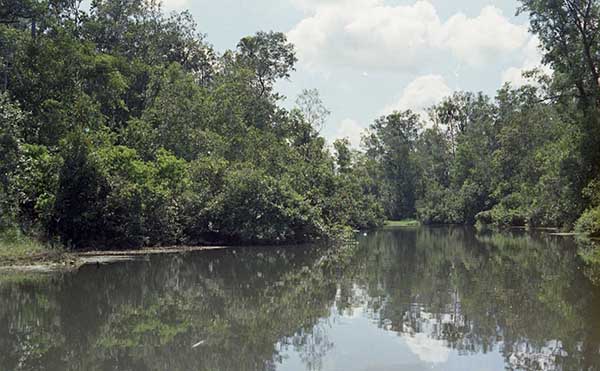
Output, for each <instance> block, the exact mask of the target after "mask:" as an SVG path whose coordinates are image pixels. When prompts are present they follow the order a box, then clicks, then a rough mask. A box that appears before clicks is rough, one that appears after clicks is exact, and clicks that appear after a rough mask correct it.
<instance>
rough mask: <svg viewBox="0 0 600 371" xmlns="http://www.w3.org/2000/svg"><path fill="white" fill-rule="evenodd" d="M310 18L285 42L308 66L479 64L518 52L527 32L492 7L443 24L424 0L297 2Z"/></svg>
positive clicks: (358, 66) (409, 67) (301, 22)
mask: <svg viewBox="0 0 600 371" xmlns="http://www.w3.org/2000/svg"><path fill="white" fill-rule="evenodd" d="M295 2H296V4H297V5H298V6H300V7H302V8H303V9H308V10H310V11H311V13H310V15H309V16H307V17H306V18H304V19H303V20H302V21H300V22H299V23H298V24H297V25H296V26H295V27H294V28H293V29H292V30H291V31H289V32H288V37H289V39H290V41H292V42H293V43H294V44H295V45H296V47H297V50H298V54H299V57H300V61H301V63H305V64H306V65H308V66H312V67H317V66H328V67H340V66H343V67H349V68H363V69H368V68H388V69H398V68H403V69H411V70H412V69H414V70H418V69H420V68H421V67H423V66H424V65H427V64H428V63H429V62H431V61H434V60H436V59H439V58H442V57H444V56H447V55H448V53H449V52H450V53H451V54H452V55H454V56H455V57H456V58H457V59H458V60H459V61H461V62H465V63H467V64H470V65H481V64H483V63H486V62H488V61H492V60H493V59H494V58H496V57H497V56H499V55H502V54H505V53H509V52H513V51H517V50H519V49H520V48H521V47H522V45H523V44H524V43H525V42H526V40H527V37H528V36H527V28H526V27H525V26H522V25H515V24H512V23H511V22H510V21H509V20H508V19H507V18H505V17H504V16H503V14H502V11H501V10H500V9H498V8H496V7H493V6H487V7H485V8H483V9H482V11H481V13H480V15H479V16H477V17H475V18H468V17H467V16H465V15H464V14H462V13H458V14H456V15H454V16H452V17H450V19H448V20H447V21H446V22H444V23H443V22H442V21H441V20H440V18H439V16H438V13H437V11H436V9H435V7H434V6H433V5H432V4H431V3H430V2H429V1H425V0H419V1H416V2H415V3H414V4H412V5H386V4H385V3H384V2H383V0H362V1H361V0H338V1H334V0H328V1H316V0H295Z"/></svg>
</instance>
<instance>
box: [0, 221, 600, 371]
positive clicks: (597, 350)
mask: <svg viewBox="0 0 600 371" xmlns="http://www.w3.org/2000/svg"><path fill="white" fill-rule="evenodd" d="M586 269H587V268H586V267H585V266H584V265H583V263H582V262H581V260H580V259H579V257H578V255H577V252H576V248H575V246H574V242H573V241H571V240H570V239H568V238H564V237H556V236H551V235H549V234H547V233H541V232H540V233H527V232H519V231H513V232H502V233H499V232H498V233H484V234H482V233H477V232H476V231H475V230H473V229H470V228H459V227H440V228H427V227H420V228H390V229H382V230H379V231H374V232H367V233H361V234H359V235H358V236H357V243H355V244H348V245H346V246H344V247H341V248H336V249H332V248H331V247H330V248H326V247H318V246H302V247H288V248H236V249H231V250H224V251H211V252H200V253H189V254H186V255H176V256H154V257H150V258H146V259H141V260H136V261H129V262H123V263H116V264H110V265H101V266H85V267H83V268H82V269H80V270H79V271H78V272H74V273H67V274H62V275H57V276H31V277H26V278H18V279H17V278H15V279H6V277H5V279H3V280H0V370H6V371H9V370H10V371H13V370H232V371H233V370H235V371H238V370H286V371H287V370H294V371H295V370H323V371H330V370H332V371H333V370H340V371H342V370H343V371H350V370H357V371H358V370H360V371H367V370H369V371H388V370H408V371H418V370H457V371H458V370H460V371H465V370H474V371H492V370H506V369H508V370H567V371H573V370H600V290H599V289H598V287H596V286H594V285H593V284H592V283H591V282H590V281H589V280H588V278H587V277H588V275H586Z"/></svg>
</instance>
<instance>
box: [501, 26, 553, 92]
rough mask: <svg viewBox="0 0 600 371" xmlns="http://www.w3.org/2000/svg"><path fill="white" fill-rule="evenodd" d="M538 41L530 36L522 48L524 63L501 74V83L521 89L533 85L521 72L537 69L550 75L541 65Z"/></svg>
mask: <svg viewBox="0 0 600 371" xmlns="http://www.w3.org/2000/svg"><path fill="white" fill-rule="evenodd" d="M539 45H540V40H539V39H538V38H537V36H532V37H531V38H530V40H529V42H528V43H527V45H526V46H525V47H524V48H523V55H524V61H523V65H522V66H520V67H510V68H508V69H507V70H506V71H504V73H503V74H502V83H506V82H508V83H510V84H511V85H512V86H513V87H517V88H518V87H521V86H523V85H526V84H531V83H535V82H534V81H531V80H530V79H527V78H525V77H524V76H523V72H525V71H530V70H533V69H536V68H539V69H540V71H541V72H543V73H545V74H552V69H551V68H550V67H548V66H544V65H542V51H541V50H540V47H539Z"/></svg>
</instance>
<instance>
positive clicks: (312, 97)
mask: <svg viewBox="0 0 600 371" xmlns="http://www.w3.org/2000/svg"><path fill="white" fill-rule="evenodd" d="M296 105H297V106H298V108H299V109H300V112H302V115H303V116H304V119H305V120H306V121H307V122H308V123H309V124H310V126H311V127H312V128H313V129H314V130H315V131H316V132H317V133H320V132H321V130H322V129H323V126H324V125H325V121H326V120H327V117H328V116H329V115H330V114H331V112H330V111H329V110H328V109H327V107H325V105H324V104H323V101H322V100H321V97H320V96H319V91H318V90H317V89H304V90H303V91H302V93H301V94H300V95H299V96H298V98H296Z"/></svg>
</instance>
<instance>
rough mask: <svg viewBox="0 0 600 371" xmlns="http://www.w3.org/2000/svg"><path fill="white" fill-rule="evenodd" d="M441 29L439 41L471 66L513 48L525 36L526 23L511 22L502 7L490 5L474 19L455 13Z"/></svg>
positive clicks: (525, 39) (508, 51)
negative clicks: (503, 12) (440, 39)
mask: <svg viewBox="0 0 600 371" xmlns="http://www.w3.org/2000/svg"><path fill="white" fill-rule="evenodd" d="M442 29H443V31H442V35H443V36H442V37H443V39H442V40H443V43H444V44H445V45H446V46H447V47H448V48H449V49H450V50H451V51H452V53H453V54H454V55H455V56H456V57H457V58H458V59H460V60H462V61H464V62H466V63H469V64H471V65H482V64H484V63H488V62H490V61H492V60H493V59H494V58H495V57H497V56H499V55H502V54H504V53H510V52H514V51H517V50H519V49H520V48H521V47H522V46H523V44H525V43H526V42H527V39H528V37H529V36H528V32H527V27H526V26H524V25H516V24H513V23H511V22H510V21H509V20H508V19H507V18H506V17H504V15H503V14H502V10H500V9H498V8H496V7H495V6H491V5H490V6H486V7H485V8H483V9H482V10H481V13H480V14H479V16H477V17H475V18H468V17H467V16H465V15H464V14H462V13H458V14H456V15H454V16H452V17H451V18H450V19H449V20H448V21H447V22H446V23H445V24H444V25H443V27H442Z"/></svg>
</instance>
